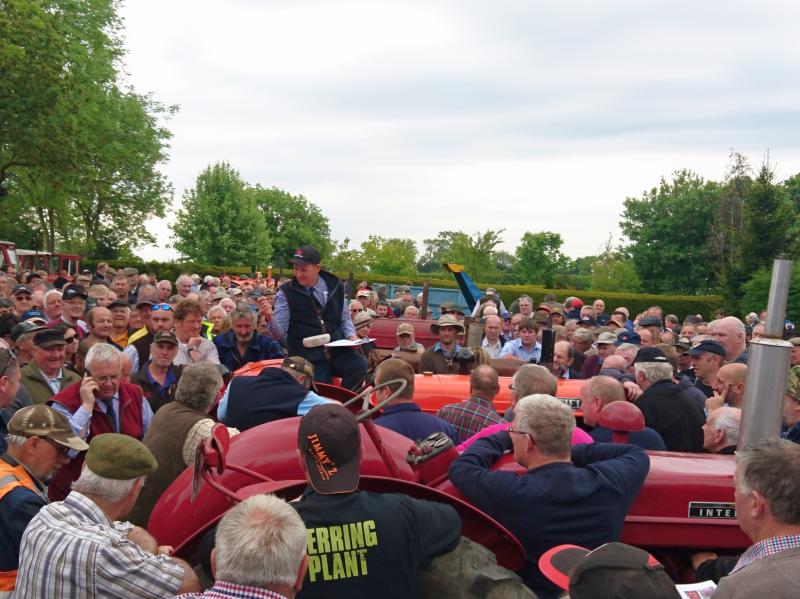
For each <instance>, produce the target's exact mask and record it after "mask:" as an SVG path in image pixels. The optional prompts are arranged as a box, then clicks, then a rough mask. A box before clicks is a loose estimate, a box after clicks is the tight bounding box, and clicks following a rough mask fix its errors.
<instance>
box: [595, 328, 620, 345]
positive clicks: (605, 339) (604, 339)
mask: <svg viewBox="0 0 800 599" xmlns="http://www.w3.org/2000/svg"><path fill="white" fill-rule="evenodd" d="M616 342H617V336H616V335H615V334H614V333H610V332H608V331H605V332H603V333H600V334H599V335H598V336H597V343H598V344H600V345H610V344H612V343H616Z"/></svg>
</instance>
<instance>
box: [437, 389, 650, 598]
mask: <svg viewBox="0 0 800 599" xmlns="http://www.w3.org/2000/svg"><path fill="white" fill-rule="evenodd" d="M574 429H575V417H574V416H573V414H572V410H571V409H570V408H569V407H568V406H566V405H565V404H564V403H562V402H561V401H559V400H558V399H556V398H555V397H552V396H550V395H530V396H527V397H523V398H522V399H520V400H519V401H518V402H517V404H516V406H515V408H514V423H513V424H512V426H511V428H509V429H508V431H504V432H501V433H498V434H496V435H492V436H489V437H484V438H483V439H478V440H477V441H475V442H474V443H473V444H472V446H471V447H470V448H469V449H467V450H466V451H465V452H464V453H463V454H461V456H460V457H459V458H458V459H456V460H455V461H454V462H453V463H452V464H451V465H450V470H449V473H448V474H449V476H450V480H451V481H452V482H453V484H454V485H455V486H456V487H457V488H458V490H459V491H461V493H462V494H463V495H464V496H465V497H466V498H467V499H468V500H469V501H470V502H471V503H472V504H473V505H475V506H476V507H478V508H479V509H481V510H483V511H485V512H486V513H487V514H489V515H490V516H492V517H493V518H495V519H497V520H498V521H499V522H500V523H501V524H503V525H504V526H506V528H508V529H509V530H510V531H511V532H512V533H514V534H515V535H516V536H517V538H518V539H519V540H520V541H521V542H522V544H523V546H524V547H525V551H526V553H527V559H526V561H525V565H524V566H523V567H522V568H521V569H520V570H519V571H518V574H519V575H520V576H521V577H522V580H523V581H524V582H525V584H526V585H527V586H528V587H530V588H531V589H532V590H533V591H534V592H535V593H536V595H537V596H538V597H541V598H544V599H550V598H555V597H558V596H559V595H560V592H561V591H560V589H559V588H558V587H556V586H555V585H554V584H553V583H551V582H550V581H549V580H547V579H546V578H545V577H544V575H543V574H542V573H541V571H540V570H539V566H538V564H539V557H540V556H541V555H542V554H543V553H544V552H545V551H547V550H548V549H550V548H551V547H555V546H557V545H563V544H565V543H570V544H574V545H580V546H582V547H587V548H590V549H594V548H596V547H599V546H600V545H603V544H604V543H609V542H612V541H618V540H619V539H620V537H621V535H622V524H623V522H624V520H625V514H626V513H627V512H628V508H629V507H630V505H631V504H632V503H633V501H634V500H635V499H636V496H637V495H638V494H639V490H640V489H641V487H642V484H643V483H644V479H645V478H646V477H647V472H648V470H649V469H650V460H649V458H648V457H647V454H646V453H645V451H644V450H643V449H641V448H640V447H637V446H635V445H615V444H611V443H594V444H591V445H578V446H576V447H572V448H570V440H571V438H572V431H573V430H574ZM506 451H513V455H514V461H516V462H517V464H519V465H520V466H522V467H523V468H524V469H525V470H526V472H525V473H524V474H523V475H522V476H520V475H519V474H518V473H517V472H513V471H509V470H492V466H493V465H494V464H495V462H497V461H498V460H499V459H500V458H501V457H502V456H503V454H504V453H505V452H506ZM531 506H536V509H531ZM576 522H580V523H581V525H580V526H575V523H576Z"/></svg>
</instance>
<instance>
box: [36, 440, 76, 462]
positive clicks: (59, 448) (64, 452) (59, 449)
mask: <svg viewBox="0 0 800 599" xmlns="http://www.w3.org/2000/svg"><path fill="white" fill-rule="evenodd" d="M39 438H40V439H44V440H45V441H47V442H48V443H49V444H50V445H52V446H53V448H54V449H55V450H56V453H57V454H58V455H60V456H64V457H67V456H68V455H69V447H64V446H63V445H59V444H58V443H55V442H53V441H51V440H50V439H48V438H47V437H39Z"/></svg>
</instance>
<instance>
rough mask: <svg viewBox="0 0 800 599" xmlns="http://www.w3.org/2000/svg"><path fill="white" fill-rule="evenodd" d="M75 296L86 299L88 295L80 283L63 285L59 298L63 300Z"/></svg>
mask: <svg viewBox="0 0 800 599" xmlns="http://www.w3.org/2000/svg"><path fill="white" fill-rule="evenodd" d="M76 297H80V298H82V299H87V298H88V297H89V296H88V295H87V293H86V292H85V291H84V290H83V287H81V286H80V285H67V286H66V287H64V291H63V295H62V296H61V299H63V300H71V299H75V298H76Z"/></svg>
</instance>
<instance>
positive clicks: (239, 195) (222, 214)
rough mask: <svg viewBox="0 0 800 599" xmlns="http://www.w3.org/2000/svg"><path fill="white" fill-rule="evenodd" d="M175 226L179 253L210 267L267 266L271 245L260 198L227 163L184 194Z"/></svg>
mask: <svg viewBox="0 0 800 599" xmlns="http://www.w3.org/2000/svg"><path fill="white" fill-rule="evenodd" d="M176 216H177V218H176V222H175V224H174V225H173V226H172V232H173V237H174V239H175V249H176V250H178V251H179V252H180V253H181V254H183V256H184V257H186V258H188V259H189V260H193V261H195V262H203V263H206V264H232V265H236V264H251V265H258V264H261V265H263V264H266V263H267V261H268V260H269V258H270V256H272V245H271V243H270V238H269V233H268V232H267V227H266V225H265V224H264V218H263V217H262V215H261V212H260V211H259V209H258V207H257V206H256V202H255V198H254V197H253V195H252V194H250V193H248V192H247V189H246V183H245V182H244V181H243V180H242V178H241V176H240V175H239V172H238V171H236V170H235V169H234V168H232V167H231V166H230V165H229V164H228V163H227V162H222V163H217V164H214V165H212V166H209V167H207V168H206V169H205V170H204V171H203V172H201V173H200V174H199V175H198V176H197V180H196V182H195V187H194V188H193V189H190V190H187V191H186V192H185V193H184V194H183V206H182V207H181V209H180V210H179V211H178V213H177V215H176Z"/></svg>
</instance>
